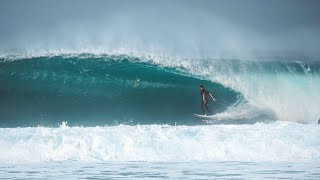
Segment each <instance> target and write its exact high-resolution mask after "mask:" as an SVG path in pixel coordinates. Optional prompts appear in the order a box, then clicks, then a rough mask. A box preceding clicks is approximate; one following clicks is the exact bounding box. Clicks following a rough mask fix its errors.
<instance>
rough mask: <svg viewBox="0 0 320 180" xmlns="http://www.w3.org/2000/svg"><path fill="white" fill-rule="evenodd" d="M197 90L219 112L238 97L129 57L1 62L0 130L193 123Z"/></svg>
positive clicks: (197, 102)
mask: <svg viewBox="0 0 320 180" xmlns="http://www.w3.org/2000/svg"><path fill="white" fill-rule="evenodd" d="M199 85H204V86H205V87H206V88H207V89H208V90H209V91H211V93H212V94H213V95H214V96H216V97H219V98H217V101H216V102H214V103H212V102H210V103H209V106H210V108H211V109H212V111H213V112H214V113H218V112H223V111H225V110H226V109H227V108H228V107H230V106H231V105H233V104H235V103H236V102H237V101H238V100H239V99H243V97H242V95H241V94H240V93H238V92H235V91H233V90H232V89H230V88H227V87H224V86H222V85H221V84H218V83H212V82H210V81H207V80H201V79H199V78H196V77H192V76H189V75H188V74H186V73H182V72H181V71H179V70H177V69H175V68H166V67H162V66H159V65H154V64H151V63H147V62H142V61H140V60H139V59H138V58H131V57H128V56H80V55H79V56H73V57H64V56H54V57H48V56H45V57H37V58H30V59H20V60H15V61H5V60H1V62H0V99H1V101H0V114H1V117H0V126H1V127H16V126H39V125H41V126H57V125H58V123H61V122H62V121H67V122H68V124H69V125H70V126H74V125H83V126H96V125H116V124H133V125H135V124H171V125H174V124H185V125H192V124H194V123H195V118H194V117H193V113H201V108H200V104H201V97H200V93H199Z"/></svg>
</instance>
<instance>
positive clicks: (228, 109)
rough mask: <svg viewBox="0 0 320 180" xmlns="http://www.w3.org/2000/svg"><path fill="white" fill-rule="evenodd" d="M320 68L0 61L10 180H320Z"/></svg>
mask: <svg viewBox="0 0 320 180" xmlns="http://www.w3.org/2000/svg"><path fill="white" fill-rule="evenodd" d="M319 60H320V59H319V57H301V56H298V57H296V56H292V57H264V58H262V57H257V58H250V59H230V58H229V59H223V58H220V59H210V58H208V59H192V58H185V57H184V58H183V57H180V58H178V57H171V58H166V57H160V56H158V57H154V56H136V55H125V54H118V55H108V54H94V53H93V54H90V53H67V54H61V53H60V54H42V55H19V56H17V55H15V56H14V55H4V56H1V58H0V179H27V178H31V179H77V178H80V179H83V178H85V179H118V178H127V179H139V178H156V179H162V178H166V179H168V178H169V179H320V126H319V125H318V119H319V118H320V61H319ZM199 85H204V86H205V87H206V89H207V90H209V91H210V92H211V93H212V94H213V95H214V96H215V98H216V99H217V101H215V102H209V107H210V109H212V111H213V115H211V116H209V117H208V118H204V119H203V118H198V117H196V116H194V115H193V114H194V113H197V114H200V113H201V108H200V105H201V97H200V93H199Z"/></svg>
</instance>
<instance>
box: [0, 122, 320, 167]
mask: <svg viewBox="0 0 320 180" xmlns="http://www.w3.org/2000/svg"><path fill="white" fill-rule="evenodd" d="M292 131H294V133H292ZM0 134H1V136H0V145H1V150H0V151H1V153H0V163H31V162H42V161H66V160H75V161H248V162H260V161H263V162H268V161H270V162H281V161H286V162H305V161H316V162H319V161H320V140H319V138H318V134H319V127H318V126H316V125H302V124H298V123H290V122H275V123H270V124H264V123H257V124H254V125H241V126H239V125H216V126H161V125H144V126H124V125H121V126H107V127H91V128H90V127H86V128H84V127H68V126H66V125H65V124H64V125H62V126H61V127H60V128H44V127H37V128H12V129H0Z"/></svg>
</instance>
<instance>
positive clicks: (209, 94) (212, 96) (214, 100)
mask: <svg viewBox="0 0 320 180" xmlns="http://www.w3.org/2000/svg"><path fill="white" fill-rule="evenodd" d="M209 95H210V97H211V98H212V100H213V101H216V99H215V98H213V96H212V94H211V93H209Z"/></svg>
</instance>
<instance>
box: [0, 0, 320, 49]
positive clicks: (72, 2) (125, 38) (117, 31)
mask: <svg viewBox="0 0 320 180" xmlns="http://www.w3.org/2000/svg"><path fill="white" fill-rule="evenodd" d="M0 24H1V28H0V48H1V53H3V52H6V53H8V52H10V51H12V50H17V49H18V50H19V51H22V52H23V51H37V50H41V49H42V50H44V51H46V50H48V51H50V50H57V49H68V50H73V51H77V50H78V49H94V48H105V49H109V50H110V49H111V50H115V49H119V48H127V49H133V50H137V51H145V52H148V51H156V52H161V53H164V52H168V53H178V54H179V53H181V54H185V53H186V52H189V53H195V52H196V53H198V54H215V53H219V52H234V53H235V54H237V53H249V52H260V53H261V52H262V53H275V52H277V53H278V52H284V53H288V52H296V53H301V54H320V1H318V0H267V1H261V0H241V1H239V0H220V1H205V0H197V1H196V0H194V1H191V0H181V1H152V0H150V1H147V0H146V1H129V0H128V1H125V0H120V1H119V0H117V1H107V0H104V1H103V0H92V1H89V0H88V1H83V0H52V1H49V0H28V1H24V0H2V1H0Z"/></svg>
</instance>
